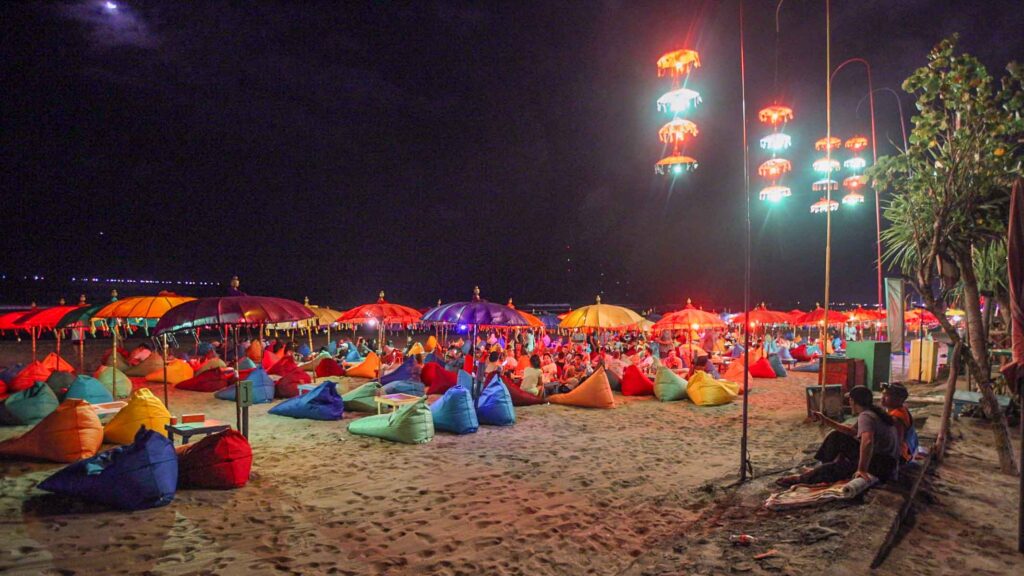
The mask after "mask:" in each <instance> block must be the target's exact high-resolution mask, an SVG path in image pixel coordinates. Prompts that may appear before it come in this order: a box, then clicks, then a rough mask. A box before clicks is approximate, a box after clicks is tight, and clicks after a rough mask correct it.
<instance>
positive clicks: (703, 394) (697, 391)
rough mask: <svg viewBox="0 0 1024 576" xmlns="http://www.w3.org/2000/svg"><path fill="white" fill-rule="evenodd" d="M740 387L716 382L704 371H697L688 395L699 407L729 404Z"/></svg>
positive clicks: (687, 390) (688, 385)
mask: <svg viewBox="0 0 1024 576" xmlns="http://www.w3.org/2000/svg"><path fill="white" fill-rule="evenodd" d="M738 389H739V387H738V386H737V385H736V384H734V383H732V382H729V381H726V380H715V379H714V378H712V377H711V376H709V375H708V373H707V372H704V371H703V370H697V371H696V372H694V373H693V376H691V377H690V382H689V383H688V384H687V386H686V394H687V396H689V397H690V400H691V401H693V403H694V404H696V405H698V406H718V405H720V404H728V403H730V402H732V401H733V399H734V398H736V396H737V392H738Z"/></svg>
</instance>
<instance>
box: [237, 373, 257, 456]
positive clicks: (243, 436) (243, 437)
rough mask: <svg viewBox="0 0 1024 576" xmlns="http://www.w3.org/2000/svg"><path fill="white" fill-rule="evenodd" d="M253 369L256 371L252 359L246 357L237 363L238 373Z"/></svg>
mask: <svg viewBox="0 0 1024 576" xmlns="http://www.w3.org/2000/svg"><path fill="white" fill-rule="evenodd" d="M255 369H256V363H255V362H253V361H252V358H249V357H248V356H246V357H245V358H242V359H241V360H239V361H238V371H239V372H245V371H249V370H255ZM243 438H244V436H243Z"/></svg>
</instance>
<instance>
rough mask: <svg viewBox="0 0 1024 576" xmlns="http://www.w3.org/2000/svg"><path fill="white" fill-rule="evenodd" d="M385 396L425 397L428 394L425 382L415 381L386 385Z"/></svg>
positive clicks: (395, 382)
mask: <svg viewBox="0 0 1024 576" xmlns="http://www.w3.org/2000/svg"><path fill="white" fill-rule="evenodd" d="M384 393H385V394H410V395H412V396H424V395H425V394H426V392H425V388H424V386H423V382H415V381H413V380H395V381H394V382H388V383H387V384H385V385H384Z"/></svg>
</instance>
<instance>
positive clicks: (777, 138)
mask: <svg viewBox="0 0 1024 576" xmlns="http://www.w3.org/2000/svg"><path fill="white" fill-rule="evenodd" d="M792 144H793V139H792V138H790V137H789V134H783V133H782V132H775V133H774V134H769V135H767V136H765V137H764V138H761V148H762V149H764V150H770V151H772V152H778V151H780V150H785V149H786V148H789V147H790V145H792Z"/></svg>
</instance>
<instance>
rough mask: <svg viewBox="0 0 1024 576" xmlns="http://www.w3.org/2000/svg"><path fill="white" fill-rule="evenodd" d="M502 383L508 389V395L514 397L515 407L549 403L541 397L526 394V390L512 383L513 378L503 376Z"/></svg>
mask: <svg viewBox="0 0 1024 576" xmlns="http://www.w3.org/2000/svg"><path fill="white" fill-rule="evenodd" d="M501 382H502V384H504V385H505V387H506V388H508V395H509V396H511V397H512V405H513V406H536V405H538V404H547V403H548V401H547V400H545V399H543V398H541V397H540V396H536V395H534V394H530V393H529V392H526V391H525V390H523V389H522V388H520V387H519V385H518V384H516V383H515V382H514V381H512V379H511V378H509V377H507V376H502V377H501Z"/></svg>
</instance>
